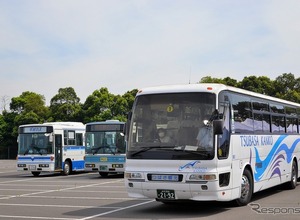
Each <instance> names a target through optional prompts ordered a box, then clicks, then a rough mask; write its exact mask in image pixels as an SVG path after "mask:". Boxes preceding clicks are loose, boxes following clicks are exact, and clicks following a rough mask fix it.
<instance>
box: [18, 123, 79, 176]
mask: <svg viewBox="0 0 300 220" xmlns="http://www.w3.org/2000/svg"><path fill="white" fill-rule="evenodd" d="M84 134H85V126H84V124H82V123H80V122H49V123H43V124H27V125H21V126H20V127H19V136H18V156H17V171H23V172H24V171H25V172H31V173H32V174H33V175H34V176H39V174H40V173H41V172H61V173H63V174H65V175H68V174H70V173H71V172H72V171H84V153H85V144H84Z"/></svg>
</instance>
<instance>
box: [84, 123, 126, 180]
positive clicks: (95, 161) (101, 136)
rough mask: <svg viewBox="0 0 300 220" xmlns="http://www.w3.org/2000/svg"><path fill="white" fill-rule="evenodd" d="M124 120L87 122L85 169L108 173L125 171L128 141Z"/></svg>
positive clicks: (105, 174)
mask: <svg viewBox="0 0 300 220" xmlns="http://www.w3.org/2000/svg"><path fill="white" fill-rule="evenodd" d="M124 124H125V123H124V122H120V121H118V120H107V121H102V122H91V123H87V124H86V154H85V170H86V171H94V172H99V174H100V175H101V176H103V177H106V176H108V174H117V173H122V174H123V173H124V169H125V151H126V143H125V137H124V134H123V127H124Z"/></svg>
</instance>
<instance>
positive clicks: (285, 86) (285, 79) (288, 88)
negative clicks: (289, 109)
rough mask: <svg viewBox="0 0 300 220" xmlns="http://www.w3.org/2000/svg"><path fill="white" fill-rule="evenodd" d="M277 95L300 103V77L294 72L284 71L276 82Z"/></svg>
mask: <svg viewBox="0 0 300 220" xmlns="http://www.w3.org/2000/svg"><path fill="white" fill-rule="evenodd" d="M274 87H275V88H274V90H275V91H276V93H275V94H276V97H278V98H282V99H286V100H289V101H293V102H298V103H300V98H299V97H300V77H299V78H297V79H296V78H295V76H294V74H292V73H283V74H282V75H281V76H278V77H277V78H276V79H275V82H274Z"/></svg>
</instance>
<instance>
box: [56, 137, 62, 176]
mask: <svg viewBox="0 0 300 220" xmlns="http://www.w3.org/2000/svg"><path fill="white" fill-rule="evenodd" d="M54 169H55V170H61V169H62V135H61V134H56V135H55V168H54Z"/></svg>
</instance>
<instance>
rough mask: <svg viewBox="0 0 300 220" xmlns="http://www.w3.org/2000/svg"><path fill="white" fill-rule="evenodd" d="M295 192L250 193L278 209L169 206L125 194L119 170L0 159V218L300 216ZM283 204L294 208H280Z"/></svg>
mask: <svg viewBox="0 0 300 220" xmlns="http://www.w3.org/2000/svg"><path fill="white" fill-rule="evenodd" d="M299 198H300V186H298V187H297V189H296V190H282V189H281V188H280V187H279V188H273V189H271V190H267V191H265V192H263V193H260V194H258V195H256V196H254V198H253V201H252V205H253V204H256V206H257V205H259V206H260V208H274V207H279V209H278V210H279V211H281V213H277V214H274V213H273V214H272V213H271V214H270V213H269V214H266V213H264V214H262V213H258V212H257V211H255V210H254V209H253V207H251V206H250V205H249V206H244V207H234V206H232V204H231V203H218V202H203V203H197V204H189V203H188V204H180V205H174V206H172V205H171V206H169V205H164V204H162V203H159V202H156V201H154V200H149V199H139V200H137V199H132V198H129V197H128V196H127V192H126V190H125V187H124V180H123V176H122V175H112V176H109V177H108V178H102V177H100V175H99V174H98V173H85V172H81V173H75V174H72V175H69V176H62V175H60V174H42V175H41V176H39V177H33V176H32V175H31V174H25V173H20V172H17V171H16V169H15V161H13V160H0V219H54V220H56V219H57V220H71V219H76V220H87V219H114V220H116V219H143V220H145V219H200V218H201V219H220V218H222V219H223V220H226V219H231V220H232V219H242V218H244V219H253V218H255V219H272V220H273V219H299V218H300V205H299V204H300V199H299ZM280 207H281V208H280ZM287 207H289V208H291V209H290V210H291V211H294V213H291V211H290V213H284V212H285V211H286V210H287ZM297 210H298V211H299V213H296V211H297Z"/></svg>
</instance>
